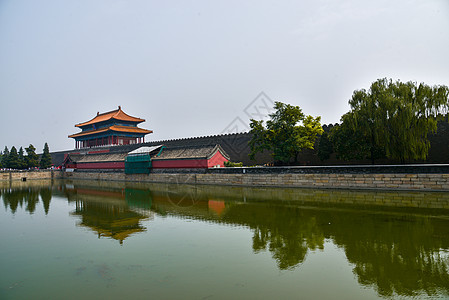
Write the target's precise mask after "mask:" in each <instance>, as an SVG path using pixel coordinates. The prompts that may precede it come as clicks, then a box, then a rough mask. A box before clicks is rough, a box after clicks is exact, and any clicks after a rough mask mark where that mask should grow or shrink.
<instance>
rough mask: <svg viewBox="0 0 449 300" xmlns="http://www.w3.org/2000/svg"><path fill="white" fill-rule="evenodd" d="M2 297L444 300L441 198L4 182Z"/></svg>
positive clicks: (446, 237)
mask: <svg viewBox="0 0 449 300" xmlns="http://www.w3.org/2000/svg"><path fill="white" fill-rule="evenodd" d="M0 197H1V199H2V203H3V207H2V209H0V238H1V246H0V299H99V298H104V299H123V298H126V299H377V298H388V299H391V298H399V299H408V298H410V299H411V298H413V299H423V298H424V299H446V298H449V196H448V195H447V194H445V193H399V192H398V193H395V192H385V193H383V192H357V191H332V190H310V189H305V190H302V189H251V188H231V187H208V186H183V185H175V184H171V185H163V184H159V185H158V184H130V183H105V182H89V181H78V182H72V181H71V182H68V181H60V182H58V181H55V182H29V183H14V184H13V185H9V184H8V183H2V184H1V185H0Z"/></svg>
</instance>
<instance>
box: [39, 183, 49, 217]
mask: <svg viewBox="0 0 449 300" xmlns="http://www.w3.org/2000/svg"><path fill="white" fill-rule="evenodd" d="M39 193H40V195H41V199H42V204H43V205H44V210H45V214H46V215H48V211H49V210H50V201H51V188H50V187H48V188H41V189H40V191H39Z"/></svg>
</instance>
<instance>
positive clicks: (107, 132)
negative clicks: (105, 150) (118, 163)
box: [69, 106, 153, 149]
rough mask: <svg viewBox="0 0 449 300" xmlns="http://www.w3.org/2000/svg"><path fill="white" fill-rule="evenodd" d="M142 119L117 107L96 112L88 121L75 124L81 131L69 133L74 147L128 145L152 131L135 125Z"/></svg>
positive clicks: (140, 140)
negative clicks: (104, 111)
mask: <svg viewBox="0 0 449 300" xmlns="http://www.w3.org/2000/svg"><path fill="white" fill-rule="evenodd" d="M142 122H145V120H144V119H140V118H136V117H132V116H130V115H128V114H126V113H124V112H123V111H122V109H121V107H120V106H119V107H118V109H116V110H113V111H110V112H106V113H102V114H100V113H97V115H96V116H95V117H94V118H93V119H92V120H90V121H87V122H84V123H80V124H76V125H75V127H78V128H80V129H81V130H82V131H81V132H79V133H75V134H72V135H69V138H73V139H75V148H76V149H79V148H89V147H97V146H106V145H129V144H137V143H143V142H145V135H147V134H149V133H152V132H153V131H151V130H147V129H142V128H139V127H137V124H139V123H142Z"/></svg>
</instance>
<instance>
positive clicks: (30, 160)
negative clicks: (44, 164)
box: [25, 144, 39, 168]
mask: <svg viewBox="0 0 449 300" xmlns="http://www.w3.org/2000/svg"><path fill="white" fill-rule="evenodd" d="M25 151H26V152H27V156H26V159H25V161H26V163H27V167H28V168H36V167H38V166H39V156H38V155H37V154H36V148H35V147H34V146H33V145H32V144H30V145H29V146H28V148H25Z"/></svg>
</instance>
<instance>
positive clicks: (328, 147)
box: [318, 131, 334, 161]
mask: <svg viewBox="0 0 449 300" xmlns="http://www.w3.org/2000/svg"><path fill="white" fill-rule="evenodd" d="M333 152H334V148H333V146H332V142H331V141H330V139H329V133H327V132H326V131H324V132H323V134H322V135H321V137H320V143H319V144H318V157H319V158H320V160H321V161H323V160H326V159H329V158H330V156H331V154H332V153H333Z"/></svg>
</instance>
